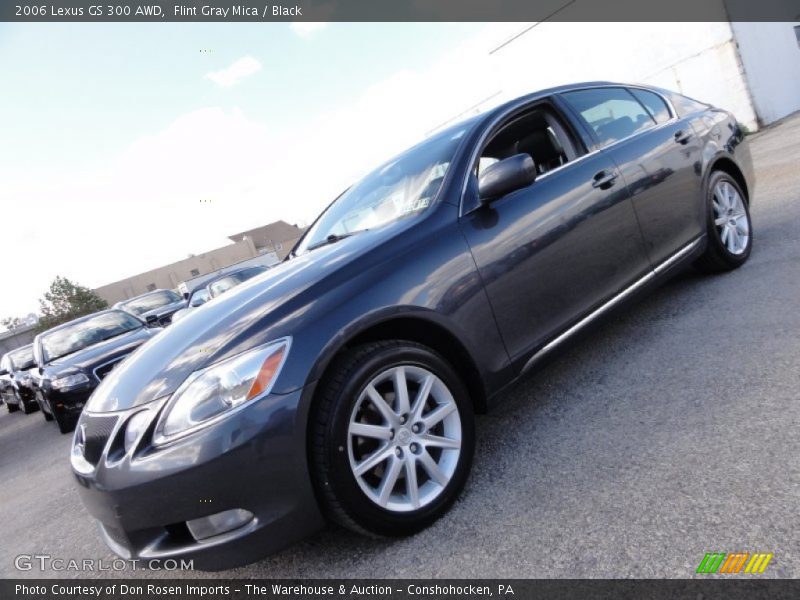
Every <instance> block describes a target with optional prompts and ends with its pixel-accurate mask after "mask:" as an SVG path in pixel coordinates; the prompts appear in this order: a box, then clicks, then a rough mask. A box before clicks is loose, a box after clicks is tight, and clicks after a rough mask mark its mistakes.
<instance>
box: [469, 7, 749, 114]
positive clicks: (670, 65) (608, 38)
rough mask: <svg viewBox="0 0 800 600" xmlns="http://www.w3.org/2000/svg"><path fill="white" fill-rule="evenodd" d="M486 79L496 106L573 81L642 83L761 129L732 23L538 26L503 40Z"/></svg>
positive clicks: (486, 66)
mask: <svg viewBox="0 0 800 600" xmlns="http://www.w3.org/2000/svg"><path fill="white" fill-rule="evenodd" d="M759 25H760V24H759ZM523 29H524V25H522V24H520V30H523ZM512 37H513V36H512ZM481 73H482V74H484V75H485V79H486V80H488V81H492V82H494V86H495V90H494V93H497V91H498V90H499V91H500V94H499V96H495V98H496V101H497V102H499V101H501V100H505V99H509V98H514V97H516V96H519V95H521V94H524V93H526V92H530V91H533V90H536V89H542V88H546V87H551V86H555V85H561V84H567V83H573V82H576V81H592V80H609V81H621V82H626V83H645V84H651V85H657V86H661V87H665V88H669V89H672V90H675V91H678V92H680V93H682V94H685V95H687V96H690V97H694V98H696V99H697V100H701V101H704V102H709V103H711V104H714V105H716V106H719V107H721V108H725V109H728V110H731V111H732V112H733V113H734V114H736V116H737V118H738V119H739V120H740V121H742V122H743V123H745V124H746V125H747V126H748V127H750V128H751V129H755V128H756V127H757V118H756V113H755V111H754V108H753V105H752V102H751V99H750V95H749V91H748V86H747V81H746V80H745V77H744V73H743V69H742V65H741V62H740V61H739V58H738V54H737V51H736V42H735V39H734V36H733V30H732V29H731V25H730V24H729V23H727V22H725V23H551V22H545V23H540V24H538V25H536V26H535V27H533V28H531V29H530V30H529V31H527V32H525V33H523V34H522V35H519V36H518V37H516V39H510V40H498V46H497V47H496V48H493V49H490V50H489V53H488V56H487V58H486V60H485V61H483V65H482V67H481ZM482 92H483V93H485V94H486V96H489V95H491V94H492V93H493V92H492V90H491V89H490V88H486V89H484V90H482Z"/></svg>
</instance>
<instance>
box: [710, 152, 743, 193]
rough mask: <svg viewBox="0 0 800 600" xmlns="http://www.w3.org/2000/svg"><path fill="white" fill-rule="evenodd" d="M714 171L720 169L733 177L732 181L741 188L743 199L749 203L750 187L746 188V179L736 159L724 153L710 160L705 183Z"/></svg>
mask: <svg viewBox="0 0 800 600" xmlns="http://www.w3.org/2000/svg"><path fill="white" fill-rule="evenodd" d="M715 171H722V172H723V173H727V174H728V175H730V176H731V177H732V178H733V179H734V181H736V183H738V184H739V187H740V188H742V191H743V192H744V196H745V201H746V202H747V204H748V205H749V204H750V189H749V188H748V185H747V179H746V178H745V176H744V173H743V172H742V169H741V168H739V165H737V164H736V161H734V160H733V159H732V158H730V157H728V156H725V155H722V156H718V157H717V158H715V159H714V160H713V161H711V163H710V165H709V167H708V171H707V173H706V181H705V184H706V185H707V184H708V180H709V179H711V175H712V174H713V173H714V172H715Z"/></svg>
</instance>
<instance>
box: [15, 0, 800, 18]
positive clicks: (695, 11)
mask: <svg viewBox="0 0 800 600" xmlns="http://www.w3.org/2000/svg"><path fill="white" fill-rule="evenodd" d="M797 20H800V2H798V0H757V1H753V0H700V1H698V0H669V1H665V0H424V1H420V0H394V1H380V0H295V1H286V2H283V1H282V0H281V1H280V2H269V1H267V0H152V1H146V0H109V1H100V0H40V1H36V0H18V1H14V0H4V1H3V2H1V3H0V21H29V22H75V21H97V22H115V21H116V22H134V21H142V22H145V21H149V22H215V21H216V22H225V21H230V22H271V21H310V22H314V21H383V22H386V21H526V22H528V21H531V22H540V21H591V22H604V21H605V22H611V21H628V22H634V21H797Z"/></svg>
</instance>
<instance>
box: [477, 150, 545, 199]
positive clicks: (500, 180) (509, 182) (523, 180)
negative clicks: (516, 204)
mask: <svg viewBox="0 0 800 600" xmlns="http://www.w3.org/2000/svg"><path fill="white" fill-rule="evenodd" d="M535 179H536V165H534V163H533V159H532V158H531V155H530V154H516V155H514V156H510V157H508V158H504V159H503V160H500V161H497V162H496V163H494V164H493V165H489V166H488V167H486V168H485V169H484V170H483V173H481V176H480V179H479V180H478V196H479V197H480V200H481V203H482V204H488V203H489V202H492V201H494V200H497V199H498V198H502V197H503V196H505V195H506V194H510V193H511V192H513V191H516V190H520V189H522V188H524V187H528V186H529V185H530V184H532V183H533V182H534V180H535Z"/></svg>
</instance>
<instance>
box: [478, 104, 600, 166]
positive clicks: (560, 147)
mask: <svg viewBox="0 0 800 600" xmlns="http://www.w3.org/2000/svg"><path fill="white" fill-rule="evenodd" d="M584 153H585V150H584V149H583V147H582V146H581V144H580V143H579V142H578V141H577V140H576V139H575V138H574V137H573V136H571V135H570V134H569V133H568V130H567V128H566V127H565V126H564V125H563V123H562V122H561V120H560V119H559V118H558V117H557V116H556V114H555V113H554V111H553V110H551V109H550V108H549V107H545V106H539V107H536V108H534V109H533V110H531V111H528V112H526V113H523V114H522V115H520V116H517V117H515V118H514V119H512V120H511V121H510V122H509V123H507V124H505V125H504V126H503V127H502V128H501V129H500V130H499V131H498V132H497V133H496V134H495V135H494V136H492V138H491V140H490V141H489V143H488V144H487V145H486V147H485V148H484V149H483V152H481V156H480V159H479V161H478V164H477V165H476V175H477V176H478V177H480V174H481V172H482V171H483V170H484V169H486V167H488V166H489V165H491V164H494V163H496V162H498V161H500V160H503V159H505V158H509V157H511V156H515V155H517V154H528V155H529V156H530V157H531V158H532V159H533V163H534V166H535V167H536V173H537V175H543V174H545V173H548V172H550V171H553V170H554V169H557V168H559V167H561V166H563V165H565V164H567V163H568V162H570V161H572V160H575V159H576V158H577V157H578V156H580V155H582V154H584Z"/></svg>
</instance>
